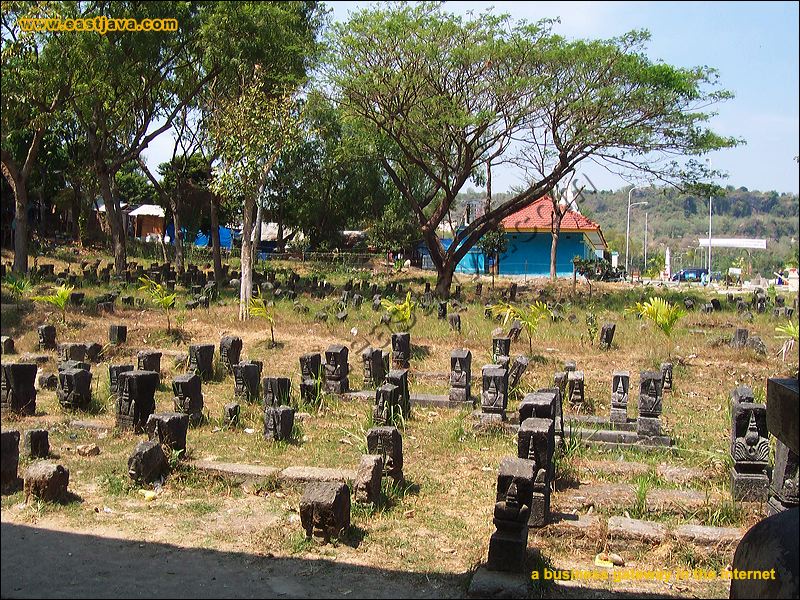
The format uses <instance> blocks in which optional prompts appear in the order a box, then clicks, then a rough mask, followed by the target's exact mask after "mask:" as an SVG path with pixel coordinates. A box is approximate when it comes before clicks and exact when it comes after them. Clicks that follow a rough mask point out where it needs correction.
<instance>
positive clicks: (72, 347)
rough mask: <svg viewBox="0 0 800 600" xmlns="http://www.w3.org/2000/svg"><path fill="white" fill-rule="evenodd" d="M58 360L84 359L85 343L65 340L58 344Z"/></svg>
mask: <svg viewBox="0 0 800 600" xmlns="http://www.w3.org/2000/svg"><path fill="white" fill-rule="evenodd" d="M58 358H59V360H62V361H65V360H76V361H83V360H86V344H77V343H74V342H66V343H63V344H59V345H58Z"/></svg>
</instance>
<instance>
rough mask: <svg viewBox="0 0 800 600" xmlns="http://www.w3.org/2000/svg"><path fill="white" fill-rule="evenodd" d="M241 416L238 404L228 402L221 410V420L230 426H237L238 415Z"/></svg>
mask: <svg viewBox="0 0 800 600" xmlns="http://www.w3.org/2000/svg"><path fill="white" fill-rule="evenodd" d="M240 414H241V407H240V406H239V403H238V402H230V403H228V404H226V405H225V408H224V410H223V418H224V419H225V421H226V422H227V423H228V424H230V425H237V424H238V423H239V415H240Z"/></svg>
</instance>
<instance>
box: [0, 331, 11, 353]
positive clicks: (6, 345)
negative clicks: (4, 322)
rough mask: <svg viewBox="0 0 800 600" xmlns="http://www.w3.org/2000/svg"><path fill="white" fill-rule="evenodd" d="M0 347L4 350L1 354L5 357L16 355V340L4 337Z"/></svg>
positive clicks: (0, 339)
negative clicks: (6, 355)
mask: <svg viewBox="0 0 800 600" xmlns="http://www.w3.org/2000/svg"><path fill="white" fill-rule="evenodd" d="M0 347H1V348H2V350H1V351H0V353H2V354H3V355H5V354H14V353H15V350H14V338H12V337H10V336H7V335H4V336H2V338H0Z"/></svg>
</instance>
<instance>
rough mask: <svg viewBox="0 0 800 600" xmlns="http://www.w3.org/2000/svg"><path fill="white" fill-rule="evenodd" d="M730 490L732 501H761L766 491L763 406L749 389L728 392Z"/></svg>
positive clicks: (767, 436)
mask: <svg viewBox="0 0 800 600" xmlns="http://www.w3.org/2000/svg"><path fill="white" fill-rule="evenodd" d="M730 450H731V458H732V459H733V468H732V469H731V493H732V495H733V498H734V500H744V501H751V502H764V501H766V500H767V496H768V492H769V476H768V474H767V473H768V469H769V454H770V447H769V433H768V432H767V407H766V405H764V404H760V403H757V402H755V401H754V398H753V390H751V389H750V388H749V387H747V386H743V385H742V386H739V387H737V388H735V389H734V390H733V391H732V392H731V444H730Z"/></svg>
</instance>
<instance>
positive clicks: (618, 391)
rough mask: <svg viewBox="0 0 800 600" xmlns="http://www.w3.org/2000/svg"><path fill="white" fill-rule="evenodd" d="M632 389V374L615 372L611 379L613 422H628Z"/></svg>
mask: <svg viewBox="0 0 800 600" xmlns="http://www.w3.org/2000/svg"><path fill="white" fill-rule="evenodd" d="M630 389H631V374H630V373H629V372H628V371H614V374H613V375H612V377H611V422H612V423H627V422H628V398H629V396H630Z"/></svg>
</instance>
